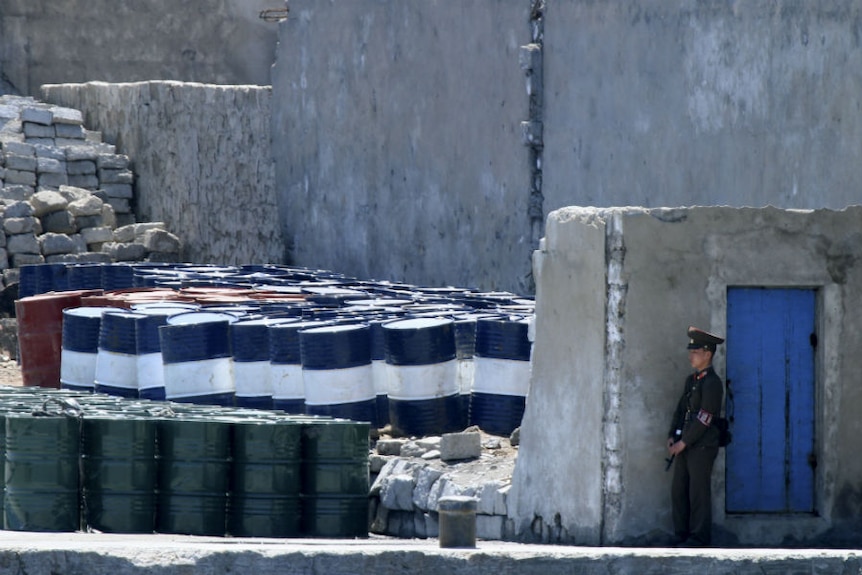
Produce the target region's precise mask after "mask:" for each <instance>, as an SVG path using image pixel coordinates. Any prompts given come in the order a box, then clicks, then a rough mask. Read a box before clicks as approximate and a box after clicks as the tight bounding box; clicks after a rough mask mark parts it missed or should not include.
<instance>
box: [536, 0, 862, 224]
mask: <svg viewBox="0 0 862 575" xmlns="http://www.w3.org/2000/svg"><path fill="white" fill-rule="evenodd" d="M544 63H545V69H544V78H545V92H544V93H545V111H546V114H545V118H544V141H545V147H544V180H543V181H544V186H543V193H544V197H545V209H546V213H547V212H549V211H551V210H554V209H556V208H559V207H562V206H571V205H582V206H590V205H595V206H631V205H642V206H650V207H652V206H688V205H733V206H764V205H767V204H769V205H775V206H778V207H784V208H820V207H828V208H834V209H840V208H843V207H844V206H846V205H853V204H857V203H859V201H860V198H859V193H858V190H859V188H860V185H862V163H860V162H859V161H858V158H859V157H860V155H862V114H860V113H859V110H860V108H859V98H858V95H859V94H860V93H862V4H860V3H859V2H856V1H855V0H830V1H828V2H798V1H790V0H782V1H777V2H776V1H774V0H754V1H734V2H699V1H697V0H673V1H666V2H665V1H662V2H654V1H648V0H645V1H635V2H587V1H583V0H562V1H556V2H548V3H547V5H546V14H545V44H544Z"/></svg>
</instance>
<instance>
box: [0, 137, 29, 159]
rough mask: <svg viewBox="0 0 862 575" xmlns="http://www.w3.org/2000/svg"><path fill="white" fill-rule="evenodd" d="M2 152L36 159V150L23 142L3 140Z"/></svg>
mask: <svg viewBox="0 0 862 575" xmlns="http://www.w3.org/2000/svg"><path fill="white" fill-rule="evenodd" d="M3 151H4V152H5V153H6V154H7V155H8V154H15V155H17V156H32V157H34V158H35V157H36V148H34V147H33V145H32V144H27V143H25V142H16V141H14V140H4V141H3Z"/></svg>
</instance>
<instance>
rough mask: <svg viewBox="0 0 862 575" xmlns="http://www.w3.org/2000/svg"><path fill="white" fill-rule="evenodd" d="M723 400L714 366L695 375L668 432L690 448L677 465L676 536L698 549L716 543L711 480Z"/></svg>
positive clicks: (673, 497) (688, 380) (674, 489)
mask: <svg viewBox="0 0 862 575" xmlns="http://www.w3.org/2000/svg"><path fill="white" fill-rule="evenodd" d="M723 400H724V384H723V383H722V381H721V378H720V377H718V375H717V374H716V373H715V370H713V369H712V366H711V365H710V366H709V367H707V368H706V369H704V370H703V371H701V372H698V373H693V374H691V375H690V376H688V378H686V380H685V391H684V392H683V394H682V397H681V398H680V400H679V403H678V404H677V406H676V411H675V412H674V417H673V421H672V423H671V427H670V430H669V431H668V437H670V438H673V439H674V440H675V441H678V440H679V439H682V440H683V441H685V444H686V448H685V449H684V450H683V451H682V452H681V453H680V454H679V455H677V456H676V458H675V461H674V469H673V483H672V485H671V501H672V513H673V528H674V533H675V534H676V536H677V538H679V539H680V540H681V541H684V540H688V541H689V542H691V543H694V544H698V545H709V544H710V542H711V539H712V537H711V533H712V491H711V481H712V479H711V476H712V466H713V463H714V462H715V456H716V455H718V428H717V427H716V426H715V425H713V424H714V423H715V421H716V420H717V419H718V417H719V415H720V414H721V404H722V401H723ZM678 430H680V431H681V433H682V435H681V437H680V435H679V434H678Z"/></svg>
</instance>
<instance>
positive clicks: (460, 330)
mask: <svg viewBox="0 0 862 575" xmlns="http://www.w3.org/2000/svg"><path fill="white" fill-rule="evenodd" d="M486 315H487V314H478V313H464V314H459V315H456V316H455V317H454V318H453V319H454V321H455V356H456V360H457V361H456V363H457V375H456V378H457V380H458V393H459V399H460V402H459V403H460V408H461V413H460V414H459V417H460V419H461V421H462V422H463V424H464V425H463V427H467V425H468V424H469V422H470V400H471V398H472V393H473V373H474V371H475V370H474V363H473V356H474V354H475V351H476V321H477V320H478V319H479V318H480V317H485V316H486Z"/></svg>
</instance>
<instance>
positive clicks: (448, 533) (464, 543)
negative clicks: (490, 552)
mask: <svg viewBox="0 0 862 575" xmlns="http://www.w3.org/2000/svg"><path fill="white" fill-rule="evenodd" d="M437 510H438V511H439V512H440V547H476V499H475V498H473V497H464V496H460V495H451V496H448V497H441V498H440V501H439V502H438V505H437Z"/></svg>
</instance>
